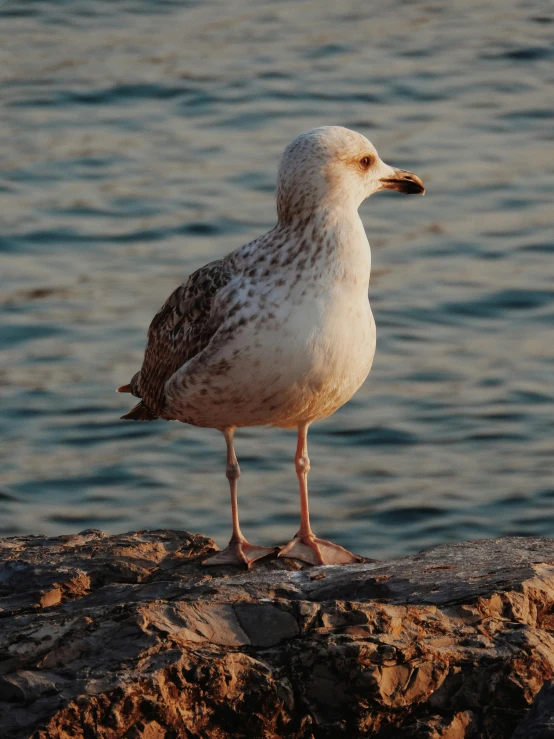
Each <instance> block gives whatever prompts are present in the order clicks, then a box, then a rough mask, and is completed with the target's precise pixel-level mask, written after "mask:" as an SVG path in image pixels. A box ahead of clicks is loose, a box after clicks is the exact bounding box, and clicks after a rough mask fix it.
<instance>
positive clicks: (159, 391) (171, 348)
mask: <svg viewBox="0 0 554 739" xmlns="http://www.w3.org/2000/svg"><path fill="white" fill-rule="evenodd" d="M232 277H233V271H232V269H231V265H230V264H229V260H228V259H223V260H218V261H216V262H211V263H210V264H207V265H206V266H205V267H202V268H201V269H199V270H197V271H196V272H194V273H193V274H192V275H191V276H190V277H189V278H188V280H187V281H186V282H184V283H183V284H182V285H180V286H179V287H178V288H177V289H176V290H175V291H174V292H173V293H172V294H171V295H170V296H169V298H168V299H167V300H166V302H165V303H164V305H163V306H162V308H161V309H160V310H159V311H158V312H157V313H156V315H155V316H154V319H153V320H152V323H151V324H150V328H149V329H148V339H147V344H146V350H145V352H144V360H143V363H142V367H141V368H140V371H139V372H137V374H136V375H135V376H134V377H133V379H132V380H131V382H130V383H129V384H130V386H131V392H132V393H133V395H135V396H136V397H138V398H142V403H143V404H144V406H146V407H147V409H148V410H149V411H150V412H151V413H152V414H153V415H154V416H161V415H162V413H163V408H164V405H165V384H166V382H167V381H168V380H169V378H170V377H171V376H172V375H173V374H174V373H175V372H176V371H177V370H178V369H179V368H180V367H182V366H183V364H184V363H185V362H187V361H188V360H189V359H192V357H194V356H196V355H197V354H198V353H199V352H201V351H202V350H203V349H204V348H205V347H206V346H207V345H208V344H209V342H210V340H211V338H212V336H213V335H214V334H215V332H216V331H217V329H218V325H219V321H218V320H217V317H216V316H214V315H213V311H212V306H213V303H214V298H215V296H216V295H217V293H218V292H219V290H221V289H222V288H223V287H225V285H227V284H228V282H229V281H230V280H231V278H232ZM139 406H141V404H139ZM137 408H138V406H137ZM133 410H135V409H133ZM126 415H127V416H128V417H129V418H134V417H135V416H133V415H130V414H126ZM138 415H141V416H143V415H144V413H143V411H142V409H141V411H140V414H138ZM137 417H138V416H137ZM146 420H148V419H146Z"/></svg>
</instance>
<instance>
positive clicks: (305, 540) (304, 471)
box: [278, 423, 362, 565]
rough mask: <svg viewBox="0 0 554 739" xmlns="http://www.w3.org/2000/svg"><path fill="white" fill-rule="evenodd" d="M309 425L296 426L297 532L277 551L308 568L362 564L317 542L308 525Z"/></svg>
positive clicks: (334, 546)
mask: <svg viewBox="0 0 554 739" xmlns="http://www.w3.org/2000/svg"><path fill="white" fill-rule="evenodd" d="M308 425H309V424H307V423H306V424H302V425H300V426H299V427H298V444H297V445H296V456H295V459H294V461H295V464H296V474H297V475H298V482H299V485H300V529H299V530H298V533H297V534H296V536H295V537H294V539H293V540H292V541H290V542H289V543H288V544H285V546H284V547H282V548H281V549H280V550H279V554H278V556H279V557H288V558H290V559H299V560H301V561H302V562H307V563H308V564H311V565H338V564H349V563H352V562H361V561H362V558H361V557H358V556H357V555H355V554H352V552H349V551H348V550H347V549H344V548H343V547H341V546H339V545H338V544H332V543H331V542H330V541H325V540H324V539H318V538H317V537H316V536H314V533H313V531H312V527H311V526H310V511H309V508H308V472H309V471H310V459H309V457H308Z"/></svg>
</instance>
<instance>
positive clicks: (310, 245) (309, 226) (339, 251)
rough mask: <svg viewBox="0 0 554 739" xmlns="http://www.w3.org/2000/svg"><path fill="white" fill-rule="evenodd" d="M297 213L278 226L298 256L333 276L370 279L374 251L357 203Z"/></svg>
mask: <svg viewBox="0 0 554 739" xmlns="http://www.w3.org/2000/svg"><path fill="white" fill-rule="evenodd" d="M298 215H299V217H297V218H295V219H294V220H293V221H291V222H288V223H286V224H279V225H278V226H277V228H278V229H284V230H285V231H286V233H287V234H288V238H287V239H286V242H288V244H289V245H292V244H294V245H295V247H294V248H295V250H296V251H297V254H296V260H298V259H300V260H301V261H302V262H303V263H305V264H306V265H307V266H313V267H318V268H319V269H321V270H322V271H323V273H324V274H327V275H328V276H329V277H331V278H333V277H336V278H338V279H341V280H346V281H347V282H350V281H355V282H356V283H357V284H360V283H361V284H363V283H364V282H365V284H367V283H368V282H369V275H370V271H371V251H370V248H369V243H368V240H367V237H366V234H365V230H364V227H363V224H362V221H361V219H360V216H359V215H358V211H357V209H356V208H355V207H332V208H329V207H327V208H326V207H320V208H317V209H313V210H311V211H310V212H309V213H300V214H298ZM290 248H291V247H290V246H289V249H290Z"/></svg>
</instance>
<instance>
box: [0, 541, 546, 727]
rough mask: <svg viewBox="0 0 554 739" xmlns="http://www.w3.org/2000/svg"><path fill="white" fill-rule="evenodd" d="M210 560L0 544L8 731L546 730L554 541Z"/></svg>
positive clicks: (2, 677) (101, 546)
mask: <svg viewBox="0 0 554 739" xmlns="http://www.w3.org/2000/svg"><path fill="white" fill-rule="evenodd" d="M214 549H215V545H214V543H213V542H212V541H211V540H210V539H206V538H205V537H203V536H194V535H191V534H187V533H185V532H180V531H139V532H134V533H129V534H123V535H120V536H106V535H104V534H103V533H101V532H100V531H84V532H82V533H81V534H78V535H76V536H61V537H58V538H46V537H42V536H30V537H20V538H11V539H4V540H0V737H2V739H23V738H25V739H27V738H28V737H32V738H33V739H47V738H48V739H61V738H62V737H63V738H64V739H65V738H69V737H71V738H72V739H73V738H76V739H95V738H96V737H100V738H101V739H117V738H118V737H125V738H126V739H138V738H139V737H142V738H143V739H164V738H165V739H180V738H181V737H190V738H192V737H202V738H204V737H206V738H207V739H219V738H220V737H221V738H223V737H243V738H244V739H256V738H257V737H260V738H262V737H263V738H267V739H269V738H271V739H276V738H278V737H285V738H290V739H292V738H294V739H310V738H311V737H313V738H314V739H319V738H322V739H327V738H329V739H334V738H335V737H348V738H349V739H351V738H354V739H356V738H357V737H383V738H384V739H385V738H387V739H403V738H408V737H410V738H412V737H414V738H416V739H417V738H418V737H421V738H422V739H423V738H425V739H439V738H442V739H458V737H460V738H461V737H476V738H479V739H481V738H483V739H505V738H506V739H507V738H508V737H512V736H517V737H539V736H540V737H546V736H553V735H554V728H553V727H554V721H553V720H552V719H553V715H554V711H552V710H551V708H552V706H553V705H554V690H553V688H552V684H548V685H545V686H544V688H543V690H541V693H540V695H539V696H538V699H537V700H538V702H537V703H536V704H535V705H534V706H533V707H532V709H531V711H530V712H529V713H528V714H527V716H525V714H526V711H527V709H528V708H529V705H530V704H531V703H532V701H533V699H534V697H535V694H536V693H537V692H538V691H539V690H540V688H541V687H542V686H543V684H544V683H545V682H546V681H547V680H549V678H550V677H551V676H552V674H553V667H554V638H553V633H552V630H553V627H554V541H551V540H548V539H539V538H529V539H528V538H519V537H517V538H505V539H495V540H487V541H477V542H469V543H463V544H452V545H448V546H439V547H435V548H433V549H430V550H429V551H425V552H422V553H419V554H416V555H413V556H410V557H404V558H401V559H395V560H392V561H389V562H364V563H362V564H355V565H348V566H335V567H315V568H305V569H301V568H300V566H298V567H295V565H294V563H291V562H289V563H285V562H282V561H276V560H275V559H273V560H272V559H269V560H265V561H263V560H262V561H260V562H258V563H256V565H254V567H253V569H252V570H251V571H250V572H244V571H237V570H236V569H234V568H230V567H213V568H204V567H202V566H201V562H202V560H203V559H204V558H205V557H206V556H207V555H208V554H210V553H211V552H213V551H214ZM520 722H522V723H521V726H520V728H519V729H518V728H517V727H518V725H519V724H520ZM537 722H538V724H537ZM549 731H551V732H553V733H548V732H549Z"/></svg>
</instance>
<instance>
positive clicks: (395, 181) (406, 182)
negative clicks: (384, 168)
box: [381, 170, 425, 195]
mask: <svg viewBox="0 0 554 739" xmlns="http://www.w3.org/2000/svg"><path fill="white" fill-rule="evenodd" d="M397 174H398V176H397V177H391V178H387V179H383V180H381V182H382V183H383V187H384V188H385V189H386V190H397V191H398V192H401V193H402V194H403V195H425V185H424V184H423V182H422V181H421V180H420V179H419V177H418V176H417V175H415V174H412V173H411V172H404V171H402V170H398V171H397Z"/></svg>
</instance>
